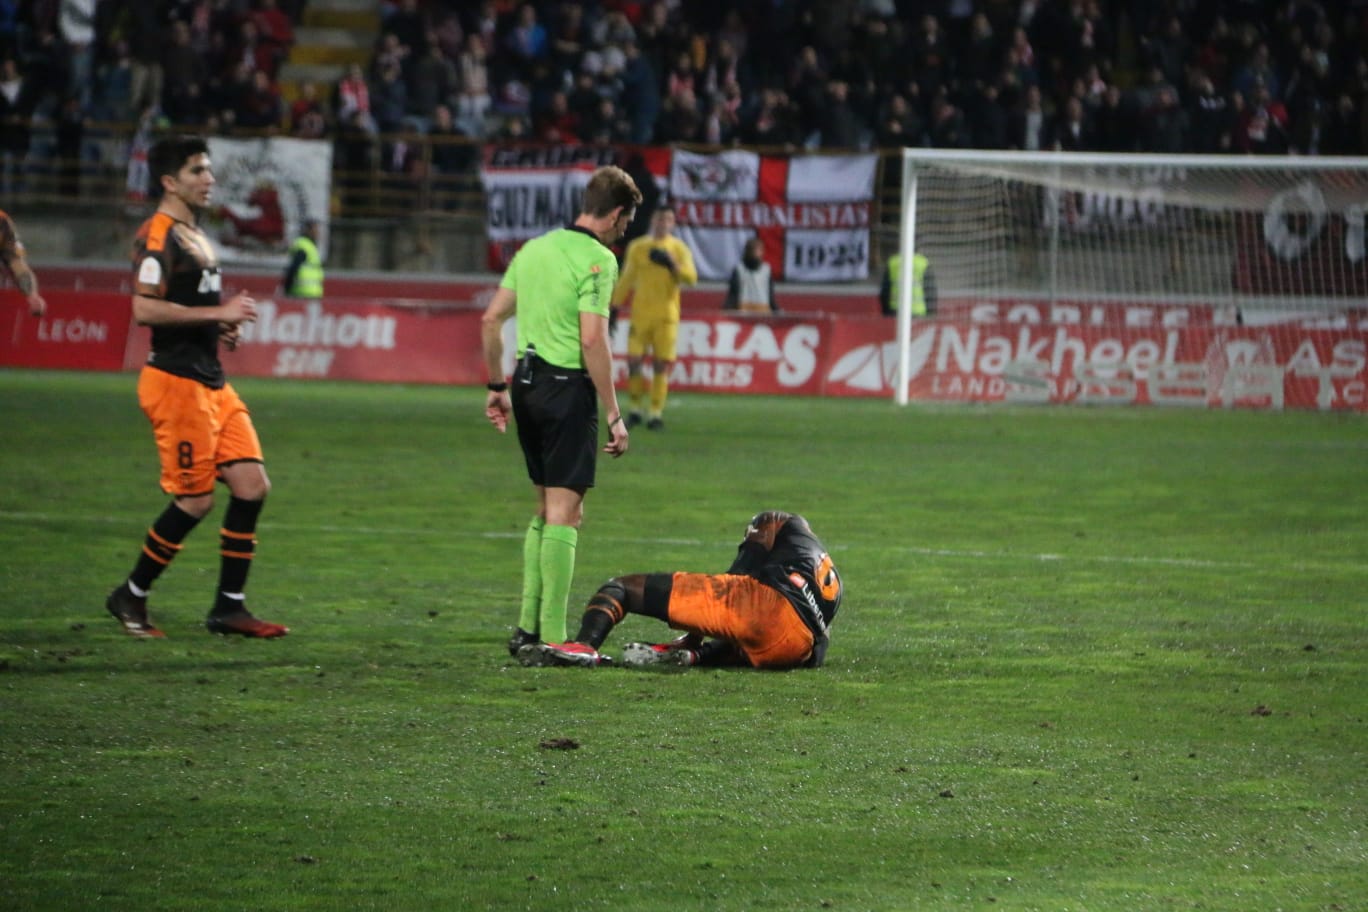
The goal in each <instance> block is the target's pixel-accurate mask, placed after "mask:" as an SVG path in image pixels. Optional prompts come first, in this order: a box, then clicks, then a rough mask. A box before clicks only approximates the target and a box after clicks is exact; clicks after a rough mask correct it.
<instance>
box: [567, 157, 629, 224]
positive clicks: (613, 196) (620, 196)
mask: <svg viewBox="0 0 1368 912" xmlns="http://www.w3.org/2000/svg"><path fill="white" fill-rule="evenodd" d="M640 205H641V191H640V190H639V189H637V185H636V181H634V180H632V175H630V174H628V173H627V172H626V171H623V170H622V169H621V168H619V167H618V166H617V165H604V166H603V167H602V168H599V169H598V170H597V171H595V172H594V176H593V177H591V178H589V183H588V184H587V185H586V186H585V188H584V199H583V200H582V201H581V203H580V212H581V213H583V214H584V215H592V216H595V217H600V218H601V217H602V216H605V215H607V214H608V213H610V212H612V211H613V210H614V209H616V208H617V207H618V206H622V207H623V208H625V209H635V208H636V207H637V206H640Z"/></svg>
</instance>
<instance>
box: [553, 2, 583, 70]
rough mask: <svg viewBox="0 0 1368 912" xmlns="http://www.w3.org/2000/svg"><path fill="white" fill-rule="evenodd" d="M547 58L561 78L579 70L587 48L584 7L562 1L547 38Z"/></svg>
mask: <svg viewBox="0 0 1368 912" xmlns="http://www.w3.org/2000/svg"><path fill="white" fill-rule="evenodd" d="M548 44H549V50H548V52H547V59H548V60H549V61H550V63H551V66H552V68H553V69H554V71H555V72H556V73H559V74H562V78H564V77H565V76H570V77H571V78H573V76H574V74H575V73H577V72H578V71H579V66H580V60H581V59H582V58H583V57H584V52H585V51H587V50H589V47H590V44H589V36H588V30H587V29H586V27H585V23H584V7H583V6H581V5H580V4H579V3H562V4H561V5H560V16H559V18H558V19H557V21H556V22H555V23H554V24H553V27H552V34H551V37H550V38H549V40H548Z"/></svg>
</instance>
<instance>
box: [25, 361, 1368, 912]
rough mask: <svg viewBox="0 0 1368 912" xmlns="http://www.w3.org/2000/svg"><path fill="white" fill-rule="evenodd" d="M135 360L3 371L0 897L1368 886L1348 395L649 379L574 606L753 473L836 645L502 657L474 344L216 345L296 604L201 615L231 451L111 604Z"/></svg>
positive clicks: (593, 901)
mask: <svg viewBox="0 0 1368 912" xmlns="http://www.w3.org/2000/svg"><path fill="white" fill-rule="evenodd" d="M134 383H135V378H134V377H133V376H131V375H126V374H124V375H110V374H89V375H82V374H70V373H57V372H28V371H0V439H2V440H3V443H2V444H0V909H5V910H14V912H26V910H94V909H110V910H137V912H153V910H175V912H180V910H190V909H212V910H253V912H255V910H343V912H361V910H377V912H378V910H384V912H394V910H415V912H419V910H439V909H440V910H471V909H489V910H508V909H530V910H584V909H624V910H634V912H636V910H668V912H684V910H700V912H702V910H718V909H727V910H745V912H752V910H784V912H791V910H802V909H812V910H823V909H831V910H838V912H842V910H852V912H853V910H921V909H935V910H952V909H954V910H958V909H989V908H992V909H1012V910H1028V909H1029V910H1047V912H1059V910H1081V912H1097V910H1125V912H1135V910H1185V909H1193V910H1196V909H1201V910H1232V912H1234V910H1239V912H1248V910H1272V909H1285V910H1303V909H1304V910H1348V909H1364V908H1365V906H1364V902H1365V900H1364V897H1368V812H1366V811H1365V809H1366V808H1368V721H1365V718H1366V717H1368V624H1366V623H1365V613H1364V608H1365V602H1368V424H1365V420H1364V418H1363V417H1362V416H1347V415H1321V414H1309V413H1286V414H1270V413H1263V412H1251V411H1238V412H1228V411H1205V410H1197V411H1190V410H1154V409H1130V408H1112V409H1103V408H1098V409H1090V408H1081V407H1080V408H1041V409H1030V408H1012V407H990V408H981V407H964V408H937V407H920V406H914V407H910V408H906V409H897V408H895V407H894V406H892V405H890V404H889V403H887V402H882V401H864V400H860V401H850V400H814V399H801V398H781V397H776V398H758V397H757V398H743V397H726V396H703V395H688V394H679V395H676V396H675V397H674V401H673V404H672V408H671V410H670V411H669V413H668V421H669V427H668V429H667V430H666V431H664V432H663V433H659V434H655V433H648V432H647V431H645V430H644V429H642V430H639V431H637V432H635V433H634V434H633V436H632V450H631V452H630V453H629V454H628V455H627V456H626V457H625V458H623V459H621V460H618V461H608V460H605V461H604V462H602V463H601V464H600V479H599V487H598V488H597V489H595V490H594V491H593V493H592V494H591V495H590V496H589V499H588V501H587V509H586V519H585V523H584V527H583V529H582V532H581V538H580V547H579V553H578V559H579V563H578V572H577V576H576V580H575V585H574V589H573V593H572V598H571V601H572V606H571V615H570V616H571V623H572V629H573V624H574V623H575V622H576V620H577V619H578V616H579V607H580V605H582V603H583V600H584V599H585V598H586V597H587V596H588V595H589V594H591V593H592V592H593V591H594V589H595V588H596V587H597V586H598V584H599V583H600V582H601V581H602V580H603V579H605V578H607V577H609V576H611V575H614V574H618V573H624V572H642V571H655V570H675V569H689V570H704V571H712V570H721V569H724V568H725V567H726V565H727V564H728V563H729V561H730V558H731V555H732V552H733V550H734V547H735V543H736V541H737V540H738V539H739V537H740V535H741V533H742V530H743V528H744V524H745V522H746V520H747V519H748V518H749V517H750V515H751V514H752V513H754V512H756V511H758V510H762V509H769V508H775V509H787V510H792V511H796V512H801V513H803V514H804V515H806V516H807V517H808V518H809V519H810V520H811V522H812V524H813V527H814V529H815V530H816V531H817V532H818V534H819V535H821V536H822V538H823V539H824V541H825V542H826V543H827V545H828V546H829V548H830V549H831V551H832V554H833V556H834V558H835V559H836V561H837V565H838V566H839V567H840V568H841V570H842V573H843V576H844V579H845V581H846V597H845V603H844V606H843V608H842V612H841V615H840V617H839V619H838V621H837V623H836V625H835V627H834V629H833V641H832V647H831V651H830V653H829V656H828V664H827V666H826V667H825V668H823V669H820V670H816V671H799V672H792V673H771V674H760V673H754V672H746V671H731V670H728V671H717V670H715V671H708V670H689V671H684V672H680V673H674V674H666V673H651V672H647V671H632V670H630V669H596V670H591V671H589V670H582V669H524V668H521V667H519V666H517V665H516V664H515V663H513V662H512V661H511V660H510V659H509V658H508V656H507V654H506V652H505V650H504V642H505V640H506V638H507V635H508V632H509V628H510V626H511V625H512V623H513V622H514V620H515V611H516V601H517V594H518V582H519V574H520V567H521V565H520V548H521V534H522V530H523V528H524V526H525V524H526V521H527V519H528V517H529V515H530V511H531V509H532V500H531V491H530V486H529V485H528V483H527V481H526V478H525V475H524V472H523V468H522V463H521V457H520V454H519V452H518V449H517V443H516V440H515V439H514V437H513V436H512V435H511V434H510V435H508V436H502V437H501V436H499V435H497V434H495V433H494V432H493V431H492V430H491V429H490V428H489V427H488V425H487V424H486V423H485V422H484V420H483V416H482V403H483V392H482V391H480V390H474V389H449V388H431V387H407V386H367V385H357V384H339V383H316V382H315V383H303V382H285V381H269V380H251V381H240V382H239V383H238V384H237V386H238V389H239V391H240V392H241V393H242V394H243V396H244V398H245V399H246V400H247V402H248V403H249V405H250V406H251V407H252V409H253V414H254V417H255V420H256V423H257V427H258V429H259V430H260V432H261V435H262V439H263V442H264V444H265V447H266V453H267V460H268V467H269V470H270V473H271V477H272V480H273V482H274V485H275V488H274V491H273V492H272V494H271V496H270V499H269V501H268V503H267V507H266V511H265V513H264V515H263V519H262V524H261V527H260V529H259V539H260V545H259V549H258V560H257V562H256V567H255V569H254V570H253V575H252V579H251V584H250V586H249V604H250V605H252V606H253V607H254V608H255V610H256V611H257V612H258V613H260V614H261V615H263V616H264V617H268V618H270V619H272V620H279V621H282V622H285V623H288V624H289V625H290V626H291V627H292V628H293V633H292V634H291V635H290V636H289V637H287V638H285V639H283V640H279V641H272V642H244V641H241V640H225V639H222V638H216V637H212V636H210V635H209V634H208V633H206V632H205V631H204V629H203V626H202V622H203V616H204V613H205V611H206V610H207V608H208V607H209V600H210V598H211V596H212V589H213V585H214V582H215V577H216V573H217V535H216V532H217V523H218V522H219V520H220V518H221V516H222V505H223V502H224V499H225V497H226V495H223V496H221V498H220V504H219V506H218V507H217V508H216V509H215V512H214V514H213V515H212V517H211V518H210V519H209V520H208V521H207V522H206V523H205V524H204V525H202V526H201V528H200V529H198V530H197V531H196V532H195V533H194V534H193V535H192V536H191V538H190V539H189V541H188V542H187V545H186V548H185V551H184V552H183V553H182V554H181V556H180V557H179V558H178V560H177V562H176V563H175V564H174V565H173V566H172V567H171V569H170V571H169V572H168V573H167V575H166V576H164V577H163V579H162V581H161V582H160V583H159V584H158V586H157V590H156V592H155V594H154V598H153V602H152V608H153V617H154V619H155V620H156V621H157V622H158V623H159V624H160V625H161V626H162V627H163V628H164V629H165V630H166V631H167V633H168V636H169V638H168V639H166V640H164V641H159V642H156V641H154V642H144V641H138V640H133V639H131V638H128V637H125V636H124V635H123V634H122V633H121V632H120V631H119V630H118V628H117V627H116V625H115V623H114V622H113V620H111V619H110V618H109V617H108V616H106V615H105V613H104V610H103V600H104V597H105V594H106V593H107V592H108V590H109V589H110V588H112V587H113V586H114V585H115V584H116V583H117V582H118V581H119V580H120V579H121V577H122V575H123V574H124V573H125V572H126V571H127V570H128V568H129V566H131V563H132V561H133V558H134V557H135V555H136V552H137V549H138V547H139V545H140V542H141V537H142V534H143V531H144V530H145V528H146V527H147V525H148V524H149V523H150V522H151V521H152V519H153V518H154V517H155V516H156V514H157V513H158V512H159V511H160V510H161V509H162V507H163V505H164V504H165V502H166V498H165V497H164V496H163V495H162V494H161V493H160V491H159V490H158V489H157V485H156V474H157V473H156V466H155V453H154V450H153V446H152V442H151V434H150V432H149V430H148V428H147V426H146V423H145V420H144V418H143V417H142V415H141V414H140V413H139V411H138V409H137V405H136V400H135V395H134ZM663 635H664V630H663V628H662V627H661V626H660V625H658V624H655V623H654V622H649V621H646V620H644V619H639V618H632V619H629V620H628V621H627V622H626V623H625V624H623V625H622V627H621V628H619V630H618V631H617V632H615V634H614V636H613V637H612V638H611V639H610V640H609V645H608V646H607V647H606V649H607V651H609V652H612V651H613V647H614V646H616V645H621V643H623V642H626V641H627V640H628V639H635V638H660V637H662V636H663ZM556 739H569V742H570V743H573V744H574V745H577V747H576V748H575V749H556V748H554V747H548V746H544V745H545V744H555V743H559V744H561V745H562V747H565V746H568V745H567V743H566V742H558V741H557V740H556Z"/></svg>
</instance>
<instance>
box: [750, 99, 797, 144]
mask: <svg viewBox="0 0 1368 912" xmlns="http://www.w3.org/2000/svg"><path fill="white" fill-rule="evenodd" d="M799 139H800V136H799V134H798V125H797V112H796V111H795V110H794V109H793V106H792V105H791V104H790V103H789V100H788V95H786V94H785V93H784V92H783V91H782V90H781V89H761V90H760V101H759V104H757V105H756V106H755V108H754V109H753V110H752V111H751V112H750V113H749V114H747V113H745V112H743V113H742V117H741V141H742V142H744V143H747V144H749V145H754V146H780V147H788V146H793V145H796V144H797V143H798V141H799Z"/></svg>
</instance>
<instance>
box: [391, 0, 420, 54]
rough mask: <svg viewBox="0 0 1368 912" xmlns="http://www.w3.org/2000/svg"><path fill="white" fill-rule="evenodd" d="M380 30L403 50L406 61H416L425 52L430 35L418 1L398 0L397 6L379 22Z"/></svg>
mask: <svg viewBox="0 0 1368 912" xmlns="http://www.w3.org/2000/svg"><path fill="white" fill-rule="evenodd" d="M381 30H382V32H383V33H384V35H385V36H386V37H392V38H393V40H394V43H395V44H397V45H398V46H399V47H402V48H403V55H404V57H405V58H407V59H408V60H417V59H418V58H419V57H421V56H423V54H425V53H426V52H427V48H428V41H429V39H430V37H431V35H430V33H429V31H428V23H427V19H426V17H425V15H424V13H423V11H422V10H421V9H419V7H418V0H399V4H398V6H397V7H395V8H394V9H392V10H391V11H390V13H389V15H388V16H386V17H385V18H384V20H383V21H382V22H381Z"/></svg>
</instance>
